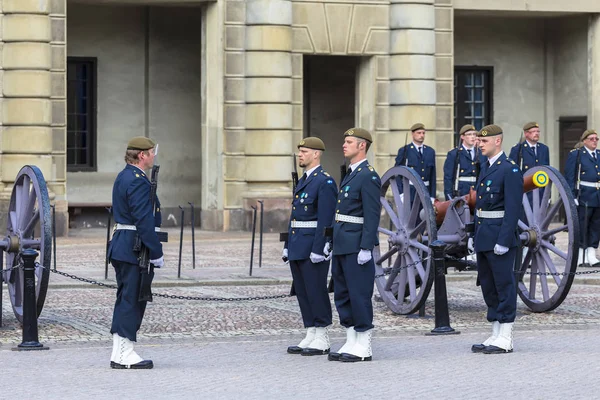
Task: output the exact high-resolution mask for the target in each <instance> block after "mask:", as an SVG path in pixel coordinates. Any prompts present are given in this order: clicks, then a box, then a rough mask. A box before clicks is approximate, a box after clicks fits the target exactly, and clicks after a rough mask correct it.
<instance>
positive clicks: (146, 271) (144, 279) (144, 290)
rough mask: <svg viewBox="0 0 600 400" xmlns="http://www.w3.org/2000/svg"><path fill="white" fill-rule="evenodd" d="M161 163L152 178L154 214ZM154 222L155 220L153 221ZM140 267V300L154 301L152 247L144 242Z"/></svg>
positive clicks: (151, 188)
mask: <svg viewBox="0 0 600 400" xmlns="http://www.w3.org/2000/svg"><path fill="white" fill-rule="evenodd" d="M159 169H160V165H153V166H152V173H151V175H150V176H151V178H150V203H151V204H152V215H154V214H155V212H156V188H157V187H158V170H159ZM153 222H154V221H153ZM182 223H183V221H182ZM138 261H139V264H138V265H139V267H140V274H141V277H140V294H139V297H138V301H152V279H153V278H154V265H152V263H151V262H150V249H148V247H146V245H145V244H144V243H143V242H142V243H141V246H140V255H139V257H138Z"/></svg>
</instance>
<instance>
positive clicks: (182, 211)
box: [177, 206, 185, 278]
mask: <svg viewBox="0 0 600 400" xmlns="http://www.w3.org/2000/svg"><path fill="white" fill-rule="evenodd" d="M179 209H180V210H181V220H180V221H181V233H180V234H179V263H178V264H177V278H181V248H182V247H183V221H184V220H183V217H184V215H185V210H184V209H183V207H181V206H179Z"/></svg>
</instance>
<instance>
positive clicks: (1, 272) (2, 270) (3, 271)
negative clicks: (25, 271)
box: [0, 263, 23, 274]
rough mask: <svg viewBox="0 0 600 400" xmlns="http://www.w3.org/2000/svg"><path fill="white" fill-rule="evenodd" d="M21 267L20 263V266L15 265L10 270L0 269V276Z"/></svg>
mask: <svg viewBox="0 0 600 400" xmlns="http://www.w3.org/2000/svg"><path fill="white" fill-rule="evenodd" d="M22 267H23V264H22V263H20V264H17V265H15V266H14V267H11V268H6V269H0V274H3V273H6V272H10V271H12V270H13V269H19V268H22Z"/></svg>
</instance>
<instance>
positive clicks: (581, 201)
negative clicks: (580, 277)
mask: <svg viewBox="0 0 600 400" xmlns="http://www.w3.org/2000/svg"><path fill="white" fill-rule="evenodd" d="M597 147H598V134H597V133H596V131H595V130H593V129H588V130H586V131H585V132H583V135H581V141H580V143H578V145H577V146H576V148H575V149H573V150H571V152H570V153H569V157H568V158H567V163H566V165H565V178H566V180H567V183H568V184H569V186H570V187H571V190H572V191H573V195H574V196H575V203H576V204H577V206H578V207H577V212H578V214H579V256H578V261H577V263H578V264H579V265H581V264H585V265H594V264H597V263H598V262H599V261H598V258H596V249H598V242H599V241H600V163H599V162H598V159H599V158H600V154H599V153H598V150H597V149H596V148H597Z"/></svg>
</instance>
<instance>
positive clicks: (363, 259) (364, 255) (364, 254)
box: [356, 249, 372, 265]
mask: <svg viewBox="0 0 600 400" xmlns="http://www.w3.org/2000/svg"><path fill="white" fill-rule="evenodd" d="M371 257H372V256H371V250H365V249H362V250H361V251H360V252H359V253H358V257H357V258H356V261H358V264H360V265H363V264H365V263H367V262H369V260H370V259H371Z"/></svg>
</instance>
